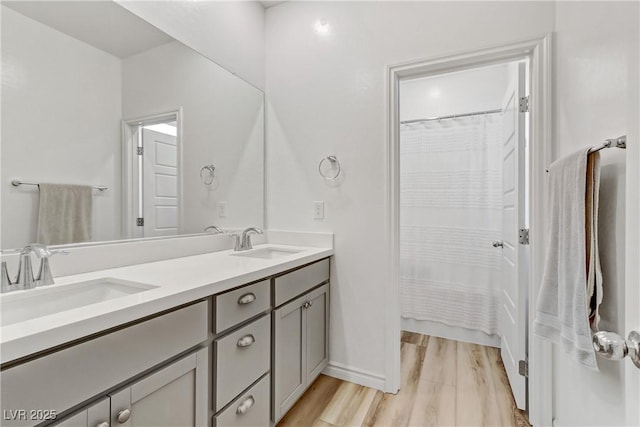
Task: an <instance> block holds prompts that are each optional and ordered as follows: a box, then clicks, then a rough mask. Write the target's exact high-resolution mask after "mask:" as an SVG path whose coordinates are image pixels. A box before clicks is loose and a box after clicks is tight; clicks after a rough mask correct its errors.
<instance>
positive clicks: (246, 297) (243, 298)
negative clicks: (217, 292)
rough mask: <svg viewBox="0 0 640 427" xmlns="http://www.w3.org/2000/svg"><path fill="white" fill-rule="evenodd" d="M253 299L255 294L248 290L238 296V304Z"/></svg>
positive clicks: (244, 303) (246, 302) (249, 302)
mask: <svg viewBox="0 0 640 427" xmlns="http://www.w3.org/2000/svg"><path fill="white" fill-rule="evenodd" d="M255 300H256V294H254V293H253V292H249V293H248V294H244V295H242V296H241V297H240V298H238V305H246V304H251V303H252V302H254V301H255Z"/></svg>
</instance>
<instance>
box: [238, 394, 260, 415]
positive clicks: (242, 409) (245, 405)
mask: <svg viewBox="0 0 640 427" xmlns="http://www.w3.org/2000/svg"><path fill="white" fill-rule="evenodd" d="M254 403H256V400H255V399H254V398H253V396H249V397H247V398H246V399H245V400H243V401H242V402H241V403H240V404H239V405H238V409H236V414H238V415H242V414H246V413H247V411H248V410H249V409H251V407H252V406H253V404H254Z"/></svg>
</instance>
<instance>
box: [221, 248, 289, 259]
mask: <svg viewBox="0 0 640 427" xmlns="http://www.w3.org/2000/svg"><path fill="white" fill-rule="evenodd" d="M300 252H302V251H301V250H297V249H284V248H260V249H252V250H249V251H246V252H234V253H232V254H231V255H234V256H241V257H247V258H259V259H274V258H281V257H284V256H289V255H293V254H297V253H300Z"/></svg>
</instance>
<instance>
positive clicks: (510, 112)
mask: <svg viewBox="0 0 640 427" xmlns="http://www.w3.org/2000/svg"><path fill="white" fill-rule="evenodd" d="M510 76H511V81H510V83H509V86H508V89H507V93H506V94H505V99H504V102H503V107H502V108H503V113H502V114H503V115H502V127H503V128H502V129H503V130H502V132H503V140H502V142H503V146H502V154H503V158H502V162H503V164H502V168H503V169H502V177H503V178H502V179H503V181H502V183H503V185H502V189H503V194H502V202H503V204H502V239H503V241H502V245H503V246H502V307H501V310H500V330H501V335H502V340H501V353H502V361H503V362H504V367H505V369H506V371H507V376H508V377H509V383H510V384H511V389H512V390H513V397H514V398H515V401H516V404H517V406H518V408H520V409H525V407H526V404H527V402H526V400H527V389H526V387H527V384H526V378H525V377H524V376H523V375H520V373H519V363H520V361H523V362H524V361H526V360H527V348H526V343H527V316H526V315H527V289H528V283H527V264H528V263H527V261H528V248H529V246H527V245H525V244H520V243H519V237H520V229H524V228H526V224H525V220H526V217H525V206H526V205H525V202H526V188H525V184H526V182H525V179H524V173H525V143H526V140H525V114H526V113H524V112H520V98H521V97H524V96H525V64H524V63H519V64H513V65H512V70H511V73H510Z"/></svg>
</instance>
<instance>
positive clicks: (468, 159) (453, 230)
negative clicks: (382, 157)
mask: <svg viewBox="0 0 640 427" xmlns="http://www.w3.org/2000/svg"><path fill="white" fill-rule="evenodd" d="M527 69H528V66H527V60H526V59H523V60H520V61H511V62H504V63H498V64H492V65H488V66H481V67H475V68H468V69H464V70H459V71H454V72H446V73H440V74H432V75H428V76H413V77H411V78H408V79H404V80H401V81H400V86H399V107H400V108H399V113H400V129H399V133H400V146H399V160H400V164H399V166H400V167H399V178H400V179H399V185H400V197H399V205H400V206H399V226H400V233H399V249H400V254H399V255H400V265H399V267H400V277H399V280H400V304H401V313H400V314H401V328H402V330H403V332H410V333H417V334H422V335H425V336H427V337H430V338H439V339H444V340H446V341H442V342H439V344H442V343H444V342H447V343H448V344H447V345H448V346H451V345H453V346H454V347H455V346H456V342H464V343H471V344H479V345H481V346H489V347H497V348H499V349H500V353H501V357H502V360H503V362H504V368H505V369H506V376H507V377H508V379H509V383H510V385H511V388H512V391H513V395H514V397H515V402H516V405H517V406H518V408H520V409H525V407H526V377H525V376H523V375H521V374H520V372H519V368H520V365H522V364H524V363H526V360H527V357H526V342H527V303H528V301H527V294H528V274H527V271H526V269H527V265H528V255H529V254H528V245H527V244H526V243H527V242H526V241H525V240H524V239H523V238H521V237H524V234H526V233H527V230H528V228H529V225H528V215H527V211H528V186H527V185H528V179H527V170H526V159H527V157H528V156H527V140H528V138H527V122H528V114H527V109H526V103H527V100H528V98H527V96H528V92H529V91H528V89H527ZM434 342H435V340H434ZM402 345H403V346H405V345H408V344H407V343H403V344H402ZM439 346H440V345H439ZM462 348H463V347H461V349H462ZM478 348H479V349H480V350H478V351H480V352H483V351H484V350H482V348H481V347H478ZM455 353H457V352H455ZM459 353H461V354H463V351H460V352H459ZM471 353H473V352H471ZM471 353H470V354H471ZM463 358H464V356H463ZM485 359H486V358H483V357H480V358H479V359H478V360H476V363H479V364H480V365H482V364H483V363H485V362H486V360H485ZM459 364H460V365H461V366H459V367H458V369H459V370H462V369H463V368H464V367H465V366H466V365H467V364H465V363H463V361H460V363H459ZM522 374H524V373H522ZM498 375H499V373H498Z"/></svg>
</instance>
